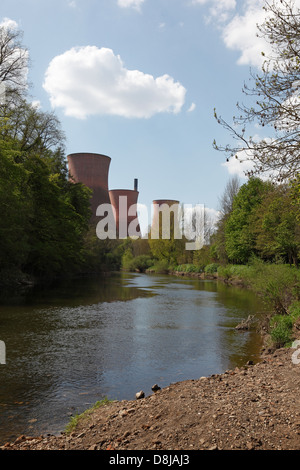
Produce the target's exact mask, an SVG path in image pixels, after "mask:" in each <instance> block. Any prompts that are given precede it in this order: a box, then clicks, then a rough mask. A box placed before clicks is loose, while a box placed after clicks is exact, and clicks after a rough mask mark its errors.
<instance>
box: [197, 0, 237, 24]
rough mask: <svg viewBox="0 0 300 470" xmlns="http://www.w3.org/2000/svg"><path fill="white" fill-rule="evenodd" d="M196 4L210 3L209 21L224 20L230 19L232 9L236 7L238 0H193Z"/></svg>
mask: <svg viewBox="0 0 300 470" xmlns="http://www.w3.org/2000/svg"><path fill="white" fill-rule="evenodd" d="M192 4H194V5H197V4H198V5H205V4H209V16H208V17H207V20H208V21H211V20H214V21H215V20H216V19H217V21H218V22H223V21H226V20H227V19H228V14H229V12H230V11H232V10H234V9H235V7H236V0H192Z"/></svg>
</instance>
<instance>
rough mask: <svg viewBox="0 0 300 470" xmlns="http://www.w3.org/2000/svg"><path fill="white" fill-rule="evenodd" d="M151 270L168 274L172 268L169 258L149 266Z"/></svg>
mask: <svg viewBox="0 0 300 470" xmlns="http://www.w3.org/2000/svg"><path fill="white" fill-rule="evenodd" d="M149 270H151V271H152V272H154V273H157V274H168V273H169V270H170V268H169V263H168V261H167V260H159V261H156V262H155V263H154V265H153V266H151V267H149Z"/></svg>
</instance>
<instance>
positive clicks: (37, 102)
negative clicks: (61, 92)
mask: <svg viewBox="0 0 300 470" xmlns="http://www.w3.org/2000/svg"><path fill="white" fill-rule="evenodd" d="M31 106H32V107H33V108H34V109H37V110H38V109H41V108H42V105H41V102H40V100H33V101H32V102H31Z"/></svg>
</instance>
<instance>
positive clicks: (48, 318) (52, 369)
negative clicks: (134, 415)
mask: <svg viewBox="0 0 300 470" xmlns="http://www.w3.org/2000/svg"><path fill="white" fill-rule="evenodd" d="M261 308H262V306H261V305H259V304H258V302H257V299H255V297H254V296H253V294H252V293H251V292H247V291H244V290H241V289H234V288H229V287H227V286H224V285H223V284H219V283H217V282H215V281H199V280H195V279H193V280H192V279H191V280H188V279H184V280H183V279H181V278H180V279H177V278H170V277H169V276H159V275H150V276H149V275H145V274H127V273H121V274H119V275H116V276H112V277H109V278H101V279H82V280H77V281H73V282H67V283H63V284H62V283H60V284H57V285H56V286H52V287H51V288H48V289H46V288H43V289H35V290H34V291H32V292H27V293H24V294H23V295H22V296H21V297H19V298H18V299H16V298H10V299H6V301H5V302H2V305H1V306H0V339H1V340H3V341H5V343H6V348H7V360H6V365H5V366H3V365H1V366H0V380H1V389H0V442H4V441H5V440H8V439H10V438H12V437H14V436H17V435H19V434H37V433H47V432H59V431H60V430H61V429H63V427H64V426H65V425H66V423H67V422H68V420H69V415H70V414H71V413H73V414H74V413H76V412H79V413H80V412H82V411H83V410H84V409H86V408H87V407H88V406H90V405H91V404H93V403H94V402H95V401H97V400H99V399H101V398H102V397H103V396H108V398H112V399H133V398H134V396H135V393H136V392H137V391H139V390H140V389H143V390H144V391H145V393H151V386H152V385H153V384H154V383H159V385H160V386H161V387H164V386H167V385H169V383H171V382H176V381H179V380H184V379H189V378H198V377H200V376H202V375H210V374H212V373H219V372H222V371H224V370H226V369H228V368H232V367H235V366H236V365H240V364H242V363H245V362H246V361H247V360H248V359H250V358H251V359H254V360H256V359H257V358H258V352H259V348H258V338H257V336H256V335H255V334H254V333H242V334H241V333H238V332H237V331H236V330H235V329H234V326H235V325H236V324H237V323H239V322H240V321H241V320H242V319H243V318H245V317H247V316H248V315H249V314H253V313H255V312H256V311H258V310H261Z"/></svg>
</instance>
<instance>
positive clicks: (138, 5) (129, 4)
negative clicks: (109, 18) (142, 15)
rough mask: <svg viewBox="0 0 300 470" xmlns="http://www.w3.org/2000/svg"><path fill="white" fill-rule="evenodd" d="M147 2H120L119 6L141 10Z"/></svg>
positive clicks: (132, 0)
mask: <svg viewBox="0 0 300 470" xmlns="http://www.w3.org/2000/svg"><path fill="white" fill-rule="evenodd" d="M144 1H145V0H118V5H119V7H121V8H134V9H135V10H140V8H141V6H142V4H143V3H144Z"/></svg>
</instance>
